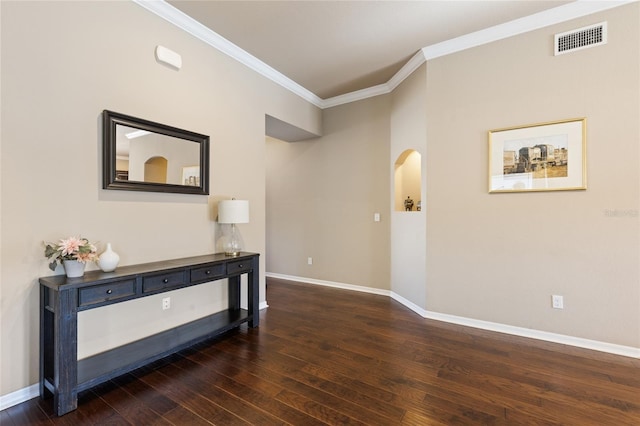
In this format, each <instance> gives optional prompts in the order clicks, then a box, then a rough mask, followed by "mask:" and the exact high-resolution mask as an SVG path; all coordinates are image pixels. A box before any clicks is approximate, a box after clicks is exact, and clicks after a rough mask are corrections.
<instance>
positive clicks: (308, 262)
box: [307, 257, 313, 265]
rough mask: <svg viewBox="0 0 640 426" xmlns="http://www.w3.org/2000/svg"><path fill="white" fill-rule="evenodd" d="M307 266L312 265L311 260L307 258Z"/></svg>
mask: <svg viewBox="0 0 640 426" xmlns="http://www.w3.org/2000/svg"><path fill="white" fill-rule="evenodd" d="M307 265H313V258H311V257H307Z"/></svg>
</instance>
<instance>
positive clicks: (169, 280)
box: [142, 271, 185, 293]
mask: <svg viewBox="0 0 640 426" xmlns="http://www.w3.org/2000/svg"><path fill="white" fill-rule="evenodd" d="M184 283H185V282H184V272H182V271H178V272H171V273H166V274H160V275H153V276H148V277H143V278H142V292H143V293H151V292H153V291H158V290H167V289H170V288H172V287H179V286H181V285H184Z"/></svg>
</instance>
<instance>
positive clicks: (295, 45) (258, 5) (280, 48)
mask: <svg viewBox="0 0 640 426" xmlns="http://www.w3.org/2000/svg"><path fill="white" fill-rule="evenodd" d="M168 3H170V4H171V5H172V6H174V7H176V8H178V9H180V10H181V11H182V12H184V13H186V14H187V15H189V16H190V17H192V18H194V19H195V20H196V21H198V22H200V23H201V24H204V25H206V26H207V27H209V28H210V29H212V30H213V31H215V32H216V33H218V34H219V35H221V36H222V37H224V38H225V39H227V40H229V41H231V42H232V43H233V44H235V45H236V46H238V47H240V48H242V49H244V50H245V51H247V52H248V53H250V54H251V55H253V56H255V57H256V58H258V59H260V60H261V61H262V62H265V63H266V64H268V65H270V66H271V67H273V68H275V69H276V70H278V71H279V72H281V73H282V74H284V75H285V76H287V77H289V78H290V79H291V80H293V81H295V82H296V83H298V84H300V85H301V86H303V87H305V88H306V89H308V90H310V91H311V92H313V93H314V94H316V95H317V96H319V97H320V98H323V99H327V98H332V97H335V96H337V95H342V94H344V93H349V92H353V91H356V90H360V89H364V88H367V87H371V86H376V85H378V84H382V83H385V82H387V81H388V80H389V79H390V78H391V77H392V76H393V75H394V74H395V73H396V72H398V70H400V68H401V67H402V66H403V65H404V64H405V63H406V62H407V61H408V60H409V59H410V58H411V57H412V56H414V55H415V54H416V52H418V51H419V50H420V49H422V48H423V47H426V46H430V45H434V44H437V43H440V42H443V41H445V40H450V39H453V38H456V37H459V36H462V35H464V34H469V33H472V32H476V31H479V30H482V29H485V28H489V27H493V26H496V25H498V24H502V23H505V22H508V21H512V20H514V19H518V18H522V17H525V16H528V15H532V14H535V13H538V12H541V11H543V10H547V9H550V8H554V7H558V6H561V5H563V4H566V3H570V1H531V0H516V1H451V0H449V1H190V0H179V1H174V0H171V1H169V2H168Z"/></svg>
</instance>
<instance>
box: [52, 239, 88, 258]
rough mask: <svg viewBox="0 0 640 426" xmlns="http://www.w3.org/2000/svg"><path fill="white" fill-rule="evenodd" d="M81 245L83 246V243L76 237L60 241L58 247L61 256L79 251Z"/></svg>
mask: <svg viewBox="0 0 640 426" xmlns="http://www.w3.org/2000/svg"><path fill="white" fill-rule="evenodd" d="M81 245H84V241H82V240H81V239H80V238H76V237H69V238H67V239H66V240H60V242H59V243H58V247H59V249H61V250H62V255H63V256H67V255H69V254H74V253H76V252H77V251H78V250H80V246H81Z"/></svg>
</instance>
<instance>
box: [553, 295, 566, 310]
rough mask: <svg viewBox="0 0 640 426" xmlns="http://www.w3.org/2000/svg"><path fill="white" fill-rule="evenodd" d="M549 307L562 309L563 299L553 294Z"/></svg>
mask: <svg viewBox="0 0 640 426" xmlns="http://www.w3.org/2000/svg"><path fill="white" fill-rule="evenodd" d="M551 306H552V307H553V308H554V309H564V297H563V296H558V295H557V294H554V295H552V296H551Z"/></svg>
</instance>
